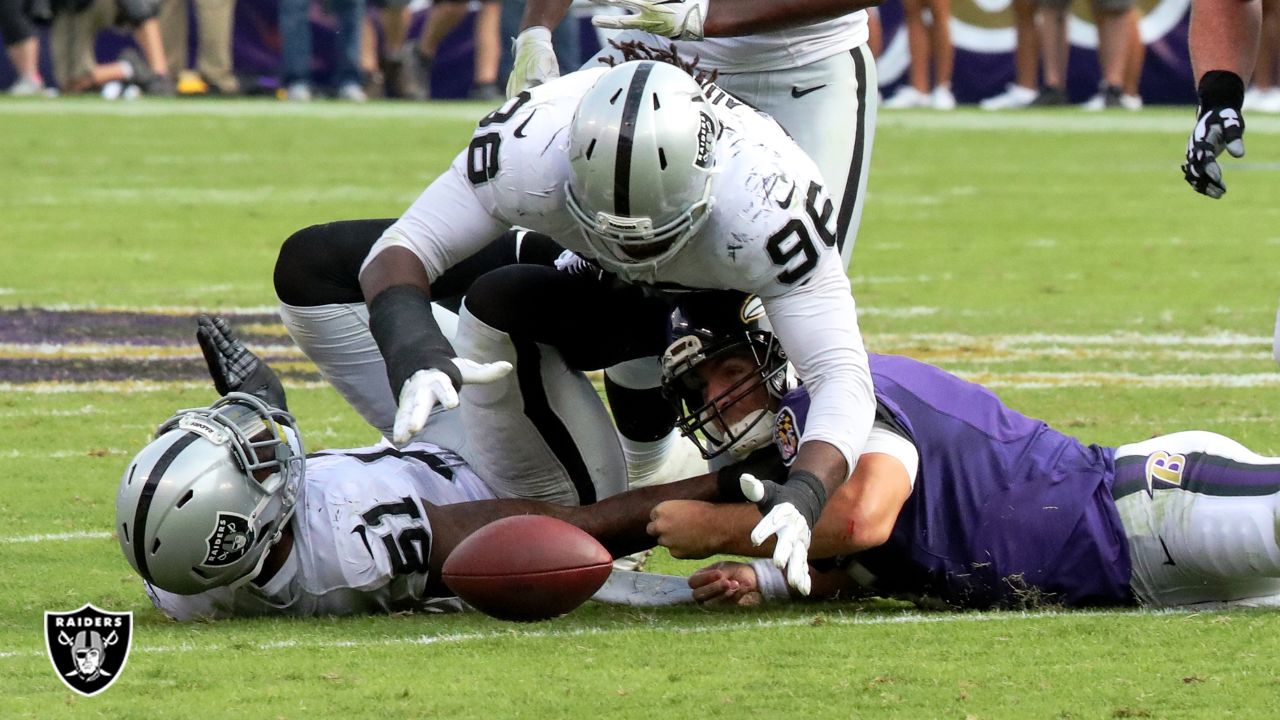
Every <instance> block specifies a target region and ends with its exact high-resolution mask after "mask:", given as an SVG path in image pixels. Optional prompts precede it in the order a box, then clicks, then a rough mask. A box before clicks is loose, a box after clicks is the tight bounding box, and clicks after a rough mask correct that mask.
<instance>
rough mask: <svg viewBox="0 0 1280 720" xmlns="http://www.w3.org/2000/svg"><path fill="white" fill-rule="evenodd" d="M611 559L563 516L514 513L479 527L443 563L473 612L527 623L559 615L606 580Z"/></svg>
mask: <svg viewBox="0 0 1280 720" xmlns="http://www.w3.org/2000/svg"><path fill="white" fill-rule="evenodd" d="M612 567H613V558H612V557H610V555H609V551H607V550H605V549H604V546H603V545H601V544H600V543H598V542H596V539H595V538H593V537H591V536H590V535H588V534H587V533H585V532H583V531H582V530H579V529H578V528H576V527H574V526H573V525H570V524H569V523H567V522H564V521H563V520H557V519H555V518H552V517H547V516H545V515H515V516H512V517H508V518H503V519H501V520H495V521H494V522H491V523H489V524H488V525H485V526H484V527H482V528H480V529H479V530H477V531H475V532H474V533H472V534H471V535H469V536H467V538H466V539H465V540H463V541H462V542H461V543H459V544H458V547H456V548H454V550H453V552H452V553H450V554H449V557H448V558H447V559H446V560H445V561H444V568H443V570H444V572H443V576H444V581H445V583H446V584H447V585H448V586H449V588H450V589H451V590H453V591H454V592H455V593H457V594H458V597H460V598H462V599H463V600H465V601H467V603H469V604H470V605H472V606H473V607H475V608H476V609H477V610H479V611H481V612H483V613H485V614H486V615H492V616H493V617H496V618H500V619H502V620H514V621H517V622H530V621H534V620H547V619H549V618H553V617H556V616H558V615H563V614H565V613H567V612H569V611H570V610H573V609H574V608H576V607H578V606H579V605H581V604H582V603H584V602H586V601H587V600H588V599H589V598H590V597H591V596H592V595H594V594H595V592H596V591H597V590H599V589H600V586H601V585H603V584H604V581H605V580H607V579H608V577H609V572H610V570H612Z"/></svg>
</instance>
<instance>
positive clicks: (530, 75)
mask: <svg viewBox="0 0 1280 720" xmlns="http://www.w3.org/2000/svg"><path fill="white" fill-rule="evenodd" d="M512 45H513V48H512V53H513V54H514V55H515V60H514V61H513V62H512V65H511V75H509V76H508V77H507V97H509V98H511V97H515V96H516V95H519V94H520V91H521V90H524V89H525V88H531V87H535V86H537V85H541V84H542V83H544V82H546V81H548V80H554V79H555V78H558V77H560V63H559V62H558V61H557V60H556V51H555V49H554V48H552V47H551V31H550V30H548V29H547V28H545V27H542V26H541V25H535V26H534V27H531V28H529V29H527V30H525V31H523V32H521V33H520V34H519V35H517V36H516V39H515V42H514V43H512Z"/></svg>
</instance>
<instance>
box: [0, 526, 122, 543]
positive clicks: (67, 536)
mask: <svg viewBox="0 0 1280 720" xmlns="http://www.w3.org/2000/svg"><path fill="white" fill-rule="evenodd" d="M109 537H115V535H113V534H112V533H109V532H106V531H103V530H76V531H74V532H64V533H47V534H43V535H10V536H9V537H0V545H21V544H24V543H45V542H63V541H66V540H105V539H106V538H109Z"/></svg>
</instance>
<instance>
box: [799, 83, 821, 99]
mask: <svg viewBox="0 0 1280 720" xmlns="http://www.w3.org/2000/svg"><path fill="white" fill-rule="evenodd" d="M826 86H827V84H826V83H823V84H821V85H814V86H813V87H811V88H807V89H804V90H801V89H800V88H798V87H795V86H794V85H793V86H791V97H793V98H796V99H797V100H799V99H800V98H802V97H804V96H805V95H808V94H809V93H811V92H813V91H815V90H821V89H822V88H824V87H826Z"/></svg>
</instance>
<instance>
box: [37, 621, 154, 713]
mask: <svg viewBox="0 0 1280 720" xmlns="http://www.w3.org/2000/svg"><path fill="white" fill-rule="evenodd" d="M44 640H45V646H46V648H47V649H48V651H49V661H50V662H52V663H53V669H54V670H55V671H56V672H57V673H58V677H60V678H62V682H63V683H64V684H66V686H67V687H69V688H71V689H72V690H74V691H76V692H78V693H80V694H81V695H85V696H92V695H97V694H98V693H100V692H102V691H103V690H106V689H107V688H109V687H111V683H113V682H115V681H116V678H117V677H119V676H120V671H122V670H124V664H125V662H126V661H128V659H129V648H130V646H131V644H132V642H133V613H131V612H122V613H113V612H107V611H105V610H99V609H98V608H96V607H94V606H93V605H85V606H84V607H82V608H80V609H79V610H75V611H73V612H49V611H46V612H45V614H44Z"/></svg>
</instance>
